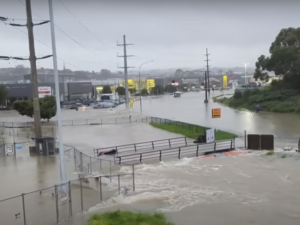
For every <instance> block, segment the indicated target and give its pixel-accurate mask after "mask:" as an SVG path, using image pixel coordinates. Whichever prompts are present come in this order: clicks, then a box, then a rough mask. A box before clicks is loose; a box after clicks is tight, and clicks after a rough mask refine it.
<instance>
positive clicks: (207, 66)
mask: <svg viewBox="0 0 300 225" xmlns="http://www.w3.org/2000/svg"><path fill="white" fill-rule="evenodd" d="M209 55H210V54H208V49H206V54H205V56H206V60H204V61H206V79H207V81H208V82H207V84H208V88H210V81H209V80H210V79H209V63H208V62H209V61H210V60H209V59H208V56H209Z"/></svg>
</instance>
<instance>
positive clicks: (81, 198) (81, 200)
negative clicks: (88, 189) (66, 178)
mask: <svg viewBox="0 0 300 225" xmlns="http://www.w3.org/2000/svg"><path fill="white" fill-rule="evenodd" d="M82 192H83V190H82V178H80V204H81V212H83V193H82Z"/></svg>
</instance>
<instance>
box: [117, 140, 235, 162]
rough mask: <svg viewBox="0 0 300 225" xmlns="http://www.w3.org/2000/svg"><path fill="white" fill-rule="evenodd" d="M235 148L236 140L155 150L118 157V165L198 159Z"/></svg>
mask: <svg viewBox="0 0 300 225" xmlns="http://www.w3.org/2000/svg"><path fill="white" fill-rule="evenodd" d="M234 148H235V140H234V139H232V140H225V141H216V142H212V143H208V144H207V143H205V144H198V145H188V146H183V147H176V148H170V149H163V150H153V151H151V152H141V153H134V154H130V155H123V156H117V157H116V163H118V164H119V165H123V164H136V162H138V163H143V162H144V161H146V160H148V161H149V160H150V161H152V160H153V159H158V160H159V161H162V160H164V159H167V158H171V157H172V158H173V157H174V156H176V158H178V159H181V158H182V157H198V156H199V155H205V154H210V153H217V152H224V151H229V150H233V149H234ZM134 162H135V163H134Z"/></svg>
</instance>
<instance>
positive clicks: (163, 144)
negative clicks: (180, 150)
mask: <svg viewBox="0 0 300 225" xmlns="http://www.w3.org/2000/svg"><path fill="white" fill-rule="evenodd" d="M192 143H193V140H191V139H188V138H186V137H178V138H168V139H161V140H155V141H145V142H139V143H133V144H126V145H118V146H110V147H104V148H97V149H94V155H95V156H99V153H101V152H106V151H110V150H113V149H114V150H117V151H118V154H119V155H120V154H122V153H135V152H143V151H149V150H153V149H156V150H158V149H166V148H172V147H180V146H186V145H188V144H192Z"/></svg>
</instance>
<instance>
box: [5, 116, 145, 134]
mask: <svg viewBox="0 0 300 225" xmlns="http://www.w3.org/2000/svg"><path fill="white" fill-rule="evenodd" d="M146 122H147V118H145V117H141V116H138V117H137V116H123V117H108V118H99V119H74V120H62V126H84V125H106V124H128V123H146ZM42 126H44V127H55V126H57V121H49V122H45V121H43V122H42ZM0 127H1V128H13V127H14V128H28V127H34V124H33V122H0ZM12 132H13V131H12ZM16 135H17V134H16Z"/></svg>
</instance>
